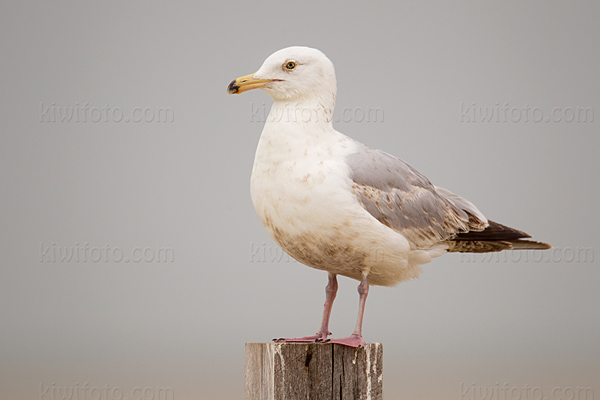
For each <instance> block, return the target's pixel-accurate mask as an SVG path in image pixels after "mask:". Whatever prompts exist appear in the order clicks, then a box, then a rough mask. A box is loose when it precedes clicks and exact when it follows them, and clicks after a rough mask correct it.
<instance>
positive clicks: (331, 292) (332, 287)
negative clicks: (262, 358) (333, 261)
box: [273, 273, 338, 343]
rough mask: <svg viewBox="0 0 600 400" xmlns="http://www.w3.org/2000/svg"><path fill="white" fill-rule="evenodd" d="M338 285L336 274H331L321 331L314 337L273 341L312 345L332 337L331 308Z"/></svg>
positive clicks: (275, 340)
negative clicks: (330, 326)
mask: <svg viewBox="0 0 600 400" xmlns="http://www.w3.org/2000/svg"><path fill="white" fill-rule="evenodd" d="M337 289H338V283H337V278H336V275H335V274H332V273H330V274H329V282H328V283H327V287H326V288H325V306H324V310H323V319H322V320H321V329H319V332H317V334H316V335H313V336H304V337H299V338H281V339H273V341H274V342H285V343H312V342H320V341H324V340H326V339H327V336H329V335H331V332H329V317H330V316H331V307H332V306H333V300H335V295H336V294H337Z"/></svg>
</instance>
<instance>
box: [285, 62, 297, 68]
mask: <svg viewBox="0 0 600 400" xmlns="http://www.w3.org/2000/svg"><path fill="white" fill-rule="evenodd" d="M294 68H296V63H295V62H293V61H288V62H287V63H285V69H294Z"/></svg>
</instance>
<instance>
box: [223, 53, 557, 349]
mask: <svg viewBox="0 0 600 400" xmlns="http://www.w3.org/2000/svg"><path fill="white" fill-rule="evenodd" d="M254 88H260V89H262V90H264V91H265V92H267V93H268V94H269V95H270V96H271V97H272V98H273V100H274V103H273V106H272V108H271V111H270V113H269V116H268V119H267V122H266V123H265V126H264V129H263V132H262V135H261V137H260V141H259V143H258V148H257V150H256V156H255V160H254V167H253V170H252V179H251V194H252V201H253V203H254V207H255V209H256V212H257V213H258V216H259V217H260V220H261V221H262V223H263V224H264V226H265V227H266V229H267V230H268V232H269V234H270V235H271V236H272V237H273V239H274V240H275V241H276V242H277V243H278V244H279V245H280V246H281V247H282V248H283V249H284V250H285V251H286V252H287V253H288V254H290V255H291V256H292V257H294V258H295V259H296V260H298V261H300V262H301V263H304V264H306V265H308V266H310V267H313V268H317V269H320V270H324V271H327V272H328V273H329V285H328V287H327V299H326V302H325V312H324V315H323V321H322V324H321V328H320V330H319V332H317V334H316V335H314V336H307V337H302V338H293V339H282V340H285V341H296V342H307V341H329V340H328V339H327V336H328V335H329V334H330V333H329V331H328V322H329V315H330V312H331V305H332V303H333V299H334V298H335V293H336V290H337V281H336V276H337V275H344V276H348V277H350V278H354V279H357V280H359V281H361V284H360V286H359V294H360V304H359V317H358V321H357V327H356V330H355V331H354V333H353V334H352V335H351V336H349V337H347V338H342V339H334V340H332V342H335V343H342V344H347V345H351V346H360V345H362V344H364V340H363V339H362V334H361V326H362V315H363V311H364V304H365V301H366V297H367V293H368V288H369V284H375V285H384V286H393V285H395V284H397V283H399V282H401V281H403V280H406V279H410V278H415V277H417V276H418V275H419V272H420V270H421V269H420V267H419V265H421V264H425V263H428V262H430V261H431V259H432V257H438V256H440V255H442V254H443V253H445V252H446V251H448V250H451V251H499V250H504V249H507V248H513V247H515V248H517V247H518V248H548V247H549V246H548V245H545V244H543V243H538V242H530V241H523V240H521V238H523V237H529V236H528V235H527V234H525V233H524V232H521V231H518V230H515V229H512V228H508V227H505V226H503V225H500V224H497V223H492V222H488V220H487V219H486V218H485V217H484V216H483V214H482V213H481V212H480V211H479V210H477V208H476V207H475V206H474V205H473V204H472V203H470V202H469V201H467V200H466V199H463V198H461V197H460V196H457V195H455V194H453V193H451V192H449V191H447V190H445V189H442V188H437V187H435V186H433V184H431V182H429V180H428V179H427V178H425V177H424V176H423V175H421V174H420V173H419V172H418V171H416V170H415V169H414V168H412V167H410V166H409V165H408V164H406V163H405V162H403V161H402V160H400V159H398V158H396V157H393V156H391V155H389V154H387V153H384V152H382V151H379V150H375V149H371V148H369V147H367V146H365V145H363V144H361V143H359V142H357V141H355V140H353V139H351V138H349V137H347V136H345V135H343V134H341V133H340V132H337V131H336V130H335V129H334V128H333V125H332V116H333V109H334V106H335V99H336V91H337V87H336V79H335V71H334V67H333V64H332V63H331V61H329V59H328V58H327V57H326V56H325V55H324V54H323V53H321V52H320V51H318V50H315V49H311V48H307V47H289V48H286V49H283V50H280V51H278V52H275V53H274V54H272V55H271V56H269V57H268V58H267V59H266V60H265V62H264V63H263V65H262V66H261V67H260V69H259V70H258V71H257V72H256V73H255V74H252V75H248V76H245V77H241V78H238V79H236V80H234V81H233V82H231V84H230V85H229V88H228V91H229V93H241V92H243V91H246V90H250V89H254ZM486 228H487V229H486ZM473 234H477V235H478V236H474V239H472V237H473V236H469V235H473ZM524 243H525V245H524Z"/></svg>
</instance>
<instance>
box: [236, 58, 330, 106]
mask: <svg viewBox="0 0 600 400" xmlns="http://www.w3.org/2000/svg"><path fill="white" fill-rule="evenodd" d="M257 88H258V89H262V90H264V91H265V92H267V93H268V94H269V95H270V96H271V97H272V98H273V99H274V100H276V101H302V100H305V99H309V100H317V101H321V100H324V101H327V102H328V103H329V102H330V101H332V100H333V101H334V102H335V95H336V91H337V86H336V80H335V70H334V68H333V64H332V63H331V61H329V59H328V58H327V57H326V56H325V54H323V53H322V52H320V51H319V50H317V49H312V48H310V47H300V46H294V47H287V48H285V49H282V50H279V51H276V52H275V53H273V54H271V55H270V56H269V57H268V58H267V59H266V60H265V62H264V63H263V65H262V66H261V67H260V68H259V70H258V71H256V72H255V73H254V74H250V75H246V76H242V77H240V78H237V79H235V80H233V81H232V82H231V83H230V84H229V86H228V88H227V93H229V94H237V93H242V92H245V91H247V90H251V89H257Z"/></svg>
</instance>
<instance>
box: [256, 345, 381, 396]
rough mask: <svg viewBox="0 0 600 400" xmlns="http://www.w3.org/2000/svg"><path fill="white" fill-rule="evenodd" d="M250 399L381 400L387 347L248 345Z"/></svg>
mask: <svg viewBox="0 0 600 400" xmlns="http://www.w3.org/2000/svg"><path fill="white" fill-rule="evenodd" d="M245 394H246V396H245V399H246V400H326V399H327V400H367V399H369V400H382V399H383V345H382V344H381V343H368V344H367V345H365V346H364V347H362V348H360V349H356V348H353V347H348V346H342V345H339V344H330V343H306V344H305V343H246V383H245Z"/></svg>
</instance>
